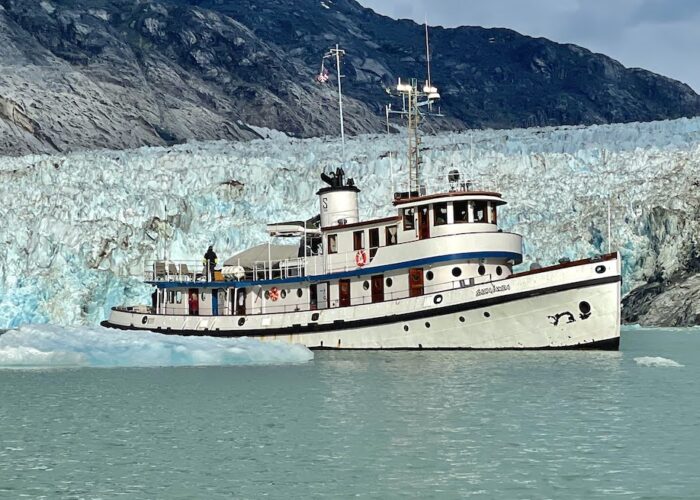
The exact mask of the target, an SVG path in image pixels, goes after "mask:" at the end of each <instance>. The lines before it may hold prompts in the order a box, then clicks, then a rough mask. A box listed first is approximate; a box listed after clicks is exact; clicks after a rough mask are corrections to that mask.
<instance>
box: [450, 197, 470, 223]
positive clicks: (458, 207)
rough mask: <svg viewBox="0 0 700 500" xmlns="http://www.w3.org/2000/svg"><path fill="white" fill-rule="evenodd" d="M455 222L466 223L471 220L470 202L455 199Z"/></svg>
mask: <svg viewBox="0 0 700 500" xmlns="http://www.w3.org/2000/svg"><path fill="white" fill-rule="evenodd" d="M453 209H454V217H455V224H464V223H467V222H469V202H468V201H455V202H454V204H453Z"/></svg>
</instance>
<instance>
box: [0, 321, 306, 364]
mask: <svg viewBox="0 0 700 500" xmlns="http://www.w3.org/2000/svg"><path fill="white" fill-rule="evenodd" d="M311 359H313V353H312V352H311V351H309V350H308V349H307V348H306V347H304V346H301V345H296V344H284V343H281V342H270V343H265V342H260V341H257V340H253V339H248V338H237V339H218V338H213V337H179V336H168V335H163V334H160V333H150V332H149V333H144V332H128V331H115V330H109V329H106V328H102V327H100V326H82V327H62V326H55V325H27V326H22V327H20V328H18V329H16V330H10V331H7V332H5V333H3V334H2V335H0V368H35V367H42V368H45V367H52V368H56V367H103V368H113V367H156V366H158V367H161V366H234V365H260V364H282V363H305V362H307V361H310V360H311Z"/></svg>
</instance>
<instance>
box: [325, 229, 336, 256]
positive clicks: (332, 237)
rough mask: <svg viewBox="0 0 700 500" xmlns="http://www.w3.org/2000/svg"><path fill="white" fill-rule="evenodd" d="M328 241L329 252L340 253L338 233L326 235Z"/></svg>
mask: <svg viewBox="0 0 700 500" xmlns="http://www.w3.org/2000/svg"><path fill="white" fill-rule="evenodd" d="M326 241H327V242H328V254H329V255H330V254H335V253H338V234H337V233H336V234H329V235H328V236H327V237H326ZM331 242H332V243H333V244H331Z"/></svg>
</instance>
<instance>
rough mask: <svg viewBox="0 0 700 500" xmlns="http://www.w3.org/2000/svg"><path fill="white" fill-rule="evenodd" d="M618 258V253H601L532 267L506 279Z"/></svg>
mask: <svg viewBox="0 0 700 500" xmlns="http://www.w3.org/2000/svg"><path fill="white" fill-rule="evenodd" d="M616 258H617V254H616V253H609V254H606V255H600V256H598V257H590V258H588V259H580V260H575V261H573V262H564V263H563V264H555V265H553V266H547V267H543V268H540V269H532V270H531V271H523V272H521V273H515V274H511V275H510V276H508V277H507V278H506V279H510V278H520V277H521V276H529V275H530V274H538V273H546V272H548V271H555V270H557V269H564V268H567V267H576V266H582V265H585V264H591V263H593V262H607V261H609V260H615V259H616Z"/></svg>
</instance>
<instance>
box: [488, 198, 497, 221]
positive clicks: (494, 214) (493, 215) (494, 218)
mask: <svg viewBox="0 0 700 500" xmlns="http://www.w3.org/2000/svg"><path fill="white" fill-rule="evenodd" d="M489 207H491V220H490V221H489V222H491V224H498V213H497V210H496V204H495V203H489Z"/></svg>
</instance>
